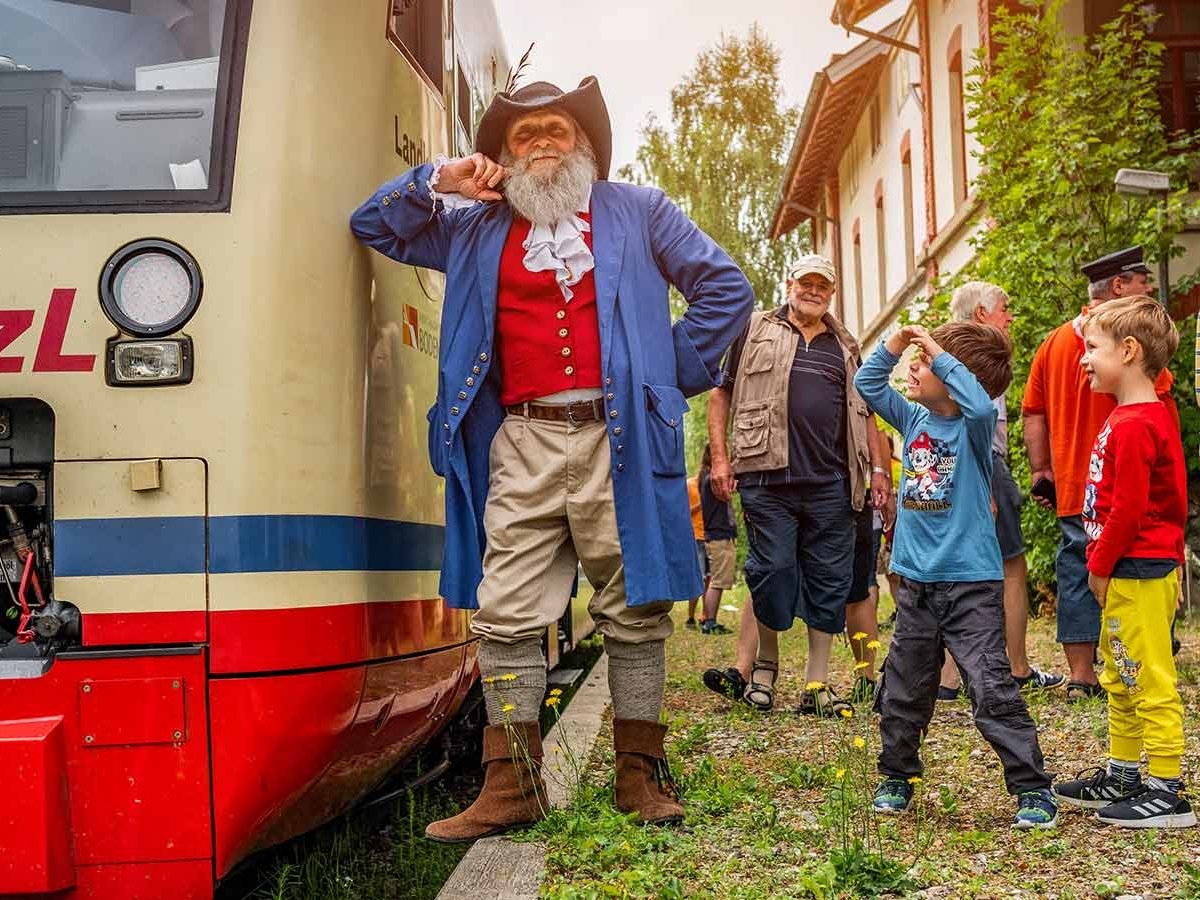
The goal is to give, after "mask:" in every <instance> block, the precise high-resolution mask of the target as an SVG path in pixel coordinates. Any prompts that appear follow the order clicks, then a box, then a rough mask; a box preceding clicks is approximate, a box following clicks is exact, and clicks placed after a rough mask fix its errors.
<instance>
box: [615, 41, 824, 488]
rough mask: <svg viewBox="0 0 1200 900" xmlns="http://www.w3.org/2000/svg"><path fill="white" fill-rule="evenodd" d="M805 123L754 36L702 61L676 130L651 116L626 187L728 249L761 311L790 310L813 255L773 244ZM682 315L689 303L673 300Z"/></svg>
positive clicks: (703, 420)
mask: <svg viewBox="0 0 1200 900" xmlns="http://www.w3.org/2000/svg"><path fill="white" fill-rule="evenodd" d="M797 122H798V113H797V110H796V108H795V107H793V106H788V105H786V104H785V103H784V102H783V91H782V87H781V83H780V78H779V52H778V51H777V50H776V49H775V47H774V45H772V44H771V42H770V41H769V40H768V39H767V38H766V37H765V36H764V35H763V34H762V32H761V31H760V30H759V29H758V26H756V25H755V26H751V28H750V30H749V32H748V33H747V35H746V37H745V38H739V37H736V36H732V37H731V36H727V35H723V36H722V37H721V38H720V39H719V40H718V41H717V42H716V44H714V45H713V46H711V47H707V48H705V49H704V50H703V51H701V53H700V55H699V57H697V59H696V64H695V65H694V66H693V68H692V70H691V71H690V72H689V73H688V74H687V75H686V76H685V77H684V78H683V80H682V81H680V83H679V84H677V85H676V86H675V87H674V89H673V90H672V91H671V113H670V122H669V123H667V124H664V123H662V122H660V121H658V119H657V118H656V117H655V116H653V115H651V116H649V117H648V118H647V119H646V122H645V124H644V125H643V127H642V144H641V146H640V147H639V148H638V152H637V159H636V162H635V163H634V164H633V165H628V166H624V167H622V169H621V170H620V172H619V173H618V174H619V176H620V177H621V178H624V179H625V180H627V181H634V182H638V183H642V184H654V185H656V186H657V187H660V188H662V190H663V191H665V192H666V194H667V196H668V197H670V198H671V199H672V200H673V201H675V203H677V204H678V205H679V207H680V209H682V210H683V211H684V212H685V213H687V215H688V216H690V217H691V218H692V220H693V221H694V222H696V224H698V225H699V226H700V227H701V228H703V229H704V230H705V232H707V233H708V234H709V235H710V236H711V237H712V239H713V240H715V241H716V242H717V243H718V244H720V245H721V246H722V247H724V248H725V250H726V251H727V252H728V253H729V255H730V256H732V257H733V259H734V261H735V262H737V264H738V265H739V266H741V267H742V271H743V272H745V273H746V277H747V278H749V280H750V284H751V285H752V286H753V287H754V292H755V295H756V296H757V297H758V302H759V305H761V306H763V307H769V306H772V305H775V304H777V303H780V302H782V296H783V295H782V285H783V275H784V271H785V267H786V266H787V265H788V263H789V262H790V261H791V260H792V259H793V258H794V257H795V256H796V255H797V254H798V253H799V252H801V249H802V248H805V247H807V244H808V242H807V238H806V237H805V236H802V235H800V234H797V233H796V232H793V233H792V234H790V235H788V236H787V237H785V238H783V239H782V240H779V241H771V240H769V238H768V235H769V232H770V227H771V216H772V214H773V212H774V210H775V204H776V201H777V199H778V196H779V190H780V185H781V182H782V179H783V167H784V164H785V162H786V159H785V154H786V152H787V147H788V146H789V145H790V143H791V138H792V135H794V134H795V130H796V125H797ZM673 305H674V307H675V312H676V313H677V314H678V313H681V312H682V310H683V301H682V298H680V297H678V296H675V297H673ZM706 408H707V407H706V404H705V402H704V398H700V399H699V400H697V401H693V403H692V415H689V416H688V417H687V429H686V430H687V456H688V463H689V467H690V468H692V469H694V468H695V467H696V465H697V464H698V462H699V458H700V450H701V448H702V447H703V446H704V443H705V441H706V440H707V439H708V438H707V428H708V424H707V418H708V417H707V414H706Z"/></svg>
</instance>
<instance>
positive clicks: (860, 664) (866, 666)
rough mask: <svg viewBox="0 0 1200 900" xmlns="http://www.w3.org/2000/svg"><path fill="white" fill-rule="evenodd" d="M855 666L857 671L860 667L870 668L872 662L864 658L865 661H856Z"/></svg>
mask: <svg viewBox="0 0 1200 900" xmlns="http://www.w3.org/2000/svg"><path fill="white" fill-rule="evenodd" d="M854 668H855V670H856V671H857V670H860V669H869V668H871V664H870V663H869V662H866V661H865V660H864V661H863V662H860V663H855V664H854Z"/></svg>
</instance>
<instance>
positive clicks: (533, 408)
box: [504, 397, 604, 425]
mask: <svg viewBox="0 0 1200 900" xmlns="http://www.w3.org/2000/svg"><path fill="white" fill-rule="evenodd" d="M504 411H505V412H506V413H508V414H509V415H510V416H528V417H529V418H531V419H540V420H541V421H543V422H570V423H571V424H573V425H578V424H580V423H582V422H602V421H604V401H603V400H601V399H600V398H599V397H597V398H596V399H595V400H580V401H579V402H578V403H517V404H515V405H513V406H506V407H505V408H504Z"/></svg>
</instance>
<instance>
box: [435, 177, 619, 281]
mask: <svg viewBox="0 0 1200 900" xmlns="http://www.w3.org/2000/svg"><path fill="white" fill-rule="evenodd" d="M447 162H449V160H448V159H447V158H446V157H444V156H439V157H438V158H437V159H436V160H434V166H433V175H432V176H431V177H430V179H429V193H430V195H431V196H432V197H433V199H434V202H437V201H438V200H441V201H442V205H443V207H444V208H445V209H460V208H462V207H464V206H471V205H473V204H475V203H478V202H479V201H477V200H471V199H469V198H467V197H464V196H462V195H461V194H439V193H438V192H437V191H435V190H434V189H433V186H434V185H435V184H437V180H438V172H439V171H440V170H441V168H442V166H443V165H444V164H445V163H447ZM590 202H591V193H590V192H589V194H588V196H587V197H585V198H584V200H583V203H581V204H580V209H579V210H578V211H577V212H576V213H574V214H573V215H570V216H565V217H563V218H562V219H559V220H558V221H557V222H553V223H551V224H549V225H533V226H532V227H531V228H530V229H529V236H528V237H527V238H525V242H524V243H523V244H522V245H521V246H522V247H524V248H525V259H524V260H523V262H524V264H525V269H526V270H527V271H529V272H554V280H555V281H556V282H557V283H558V289H559V290H560V291H562V295H563V300H564V301H565V302H570V300H571V298H572V297H573V296H574V293H573V292H572V291H571V288H572V287H573V286H574V285H577V284H579V282H580V280H581V279H582V278H583V276H584V275H586V274H587V273H588V272H590V271H592V269H594V268H595V267H596V259H595V257H594V256H592V251H591V249H590V248H589V247H588V245H587V241H586V240H585V239H584V236H583V235H584V233H585V232H588V231H591V227H590V226H589V225H588V223H587V222H586V221H585V220H584V219H582V218H580V216H579V213H585V212H587V210H588V205H589V203H590Z"/></svg>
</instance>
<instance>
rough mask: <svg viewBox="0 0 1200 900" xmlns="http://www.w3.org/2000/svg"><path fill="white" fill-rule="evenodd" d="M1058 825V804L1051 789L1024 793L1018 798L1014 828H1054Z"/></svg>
mask: <svg viewBox="0 0 1200 900" xmlns="http://www.w3.org/2000/svg"><path fill="white" fill-rule="evenodd" d="M1056 825H1058V804H1057V803H1055V802H1054V795H1053V794H1052V793H1050V788H1039V789H1038V790H1036V791H1022V792H1021V794H1020V795H1019V796H1018V797H1017V814H1016V815H1015V816H1014V817H1013V822H1012V827H1013V828H1054V827H1055V826H1056Z"/></svg>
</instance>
